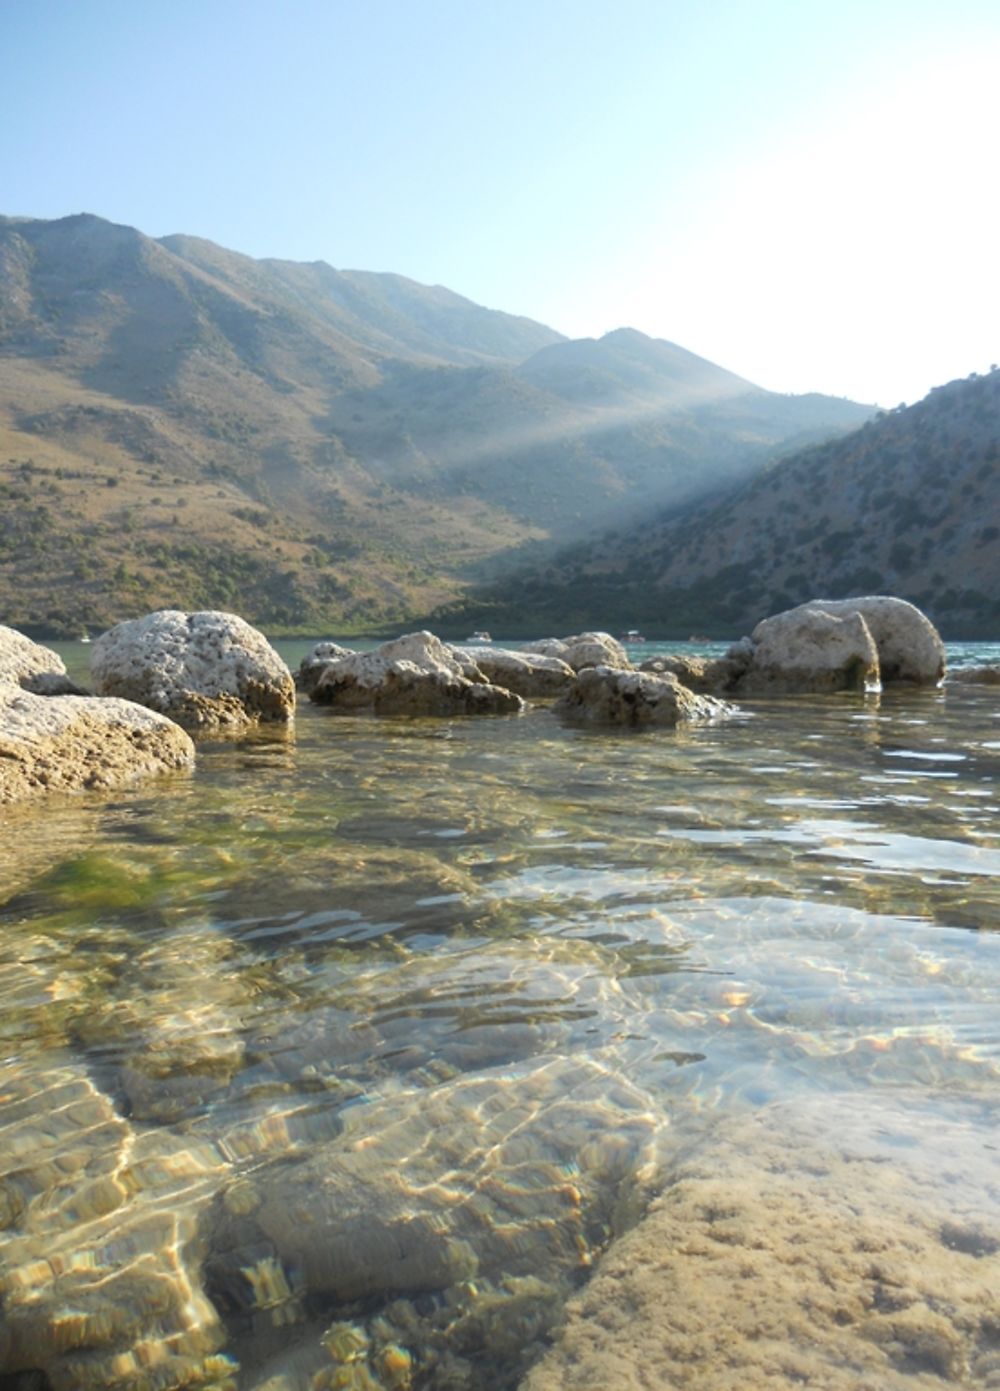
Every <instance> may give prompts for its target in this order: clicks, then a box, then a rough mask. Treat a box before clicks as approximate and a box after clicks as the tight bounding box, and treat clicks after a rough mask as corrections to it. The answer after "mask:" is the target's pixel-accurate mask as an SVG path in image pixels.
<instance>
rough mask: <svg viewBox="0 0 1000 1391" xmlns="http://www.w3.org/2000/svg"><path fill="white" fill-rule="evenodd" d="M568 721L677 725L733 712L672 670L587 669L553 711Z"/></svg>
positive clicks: (581, 673)
mask: <svg viewBox="0 0 1000 1391" xmlns="http://www.w3.org/2000/svg"><path fill="white" fill-rule="evenodd" d="M553 708H554V710H555V712H556V714H557V715H560V716H561V717H562V718H563V719H565V720H569V721H571V722H574V723H580V724H602V725H628V726H631V727H633V728H635V727H640V726H660V727H667V728H669V727H672V726H674V725H677V724H682V723H685V722H688V721H692V720H716V719H720V718H721V717H722V716H725V715H731V714H733V713H734V711H733V707H732V706H731V705H727V704H726V703H725V701H722V700H716V699H715V697H714V696H704V695H695V694H694V692H693V691H689V690H688V688H687V687H686V686H682V685H681V683H680V681H678V679H677V677H676V676H674V675H673V673H672V672H667V673H665V674H664V675H662V676H657V675H654V674H652V673H650V672H642V671H613V670H612V669H611V668H610V667H586V668H584V670H583V671H581V672H580V674H579V675H578V676H577V678H576V680H575V681H574V682H573V685H572V686H570V688H569V690H568V691H567V692H566V694H565V695H564V696H562V697H561V699H560V700H558V701H557V702H556V704H555V706H554V707H553Z"/></svg>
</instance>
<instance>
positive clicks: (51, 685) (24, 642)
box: [0, 624, 81, 695]
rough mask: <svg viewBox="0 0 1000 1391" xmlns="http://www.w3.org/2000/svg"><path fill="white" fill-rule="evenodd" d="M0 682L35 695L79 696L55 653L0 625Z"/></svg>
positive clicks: (61, 661) (62, 663)
mask: <svg viewBox="0 0 1000 1391" xmlns="http://www.w3.org/2000/svg"><path fill="white" fill-rule="evenodd" d="M0 681H11V682H13V683H14V684H15V685H17V686H20V687H21V688H22V689H23V690H26V691H34V693H35V694H36V695H73V694H77V695H79V694H81V692H80V690H79V688H78V687H77V686H74V684H73V682H72V681H70V679H69V677H68V676H67V675H66V664H65V663H64V661H63V659H62V658H61V657H60V656H59V654H58V653H57V652H53V651H51V649H50V648H48V647H42V646H40V645H39V644H38V643H37V642H32V641H31V638H26V637H25V636H24V634H23V633H19V632H18V631H17V629H16V628H5V627H4V626H3V625H2V624H0Z"/></svg>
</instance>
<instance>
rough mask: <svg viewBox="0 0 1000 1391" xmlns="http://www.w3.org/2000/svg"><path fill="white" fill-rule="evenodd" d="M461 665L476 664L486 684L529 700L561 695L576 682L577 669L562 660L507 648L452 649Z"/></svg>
mask: <svg viewBox="0 0 1000 1391" xmlns="http://www.w3.org/2000/svg"><path fill="white" fill-rule="evenodd" d="M451 650H452V652H453V653H454V654H455V657H456V659H457V660H458V661H459V662H472V663H473V664H474V665H475V666H476V667H478V669H479V671H481V672H482V674H483V676H485V678H486V680H487V681H489V682H491V683H492V684H493V685H495V686H503V688H504V689H505V690H508V691H515V692H516V693H517V694H518V695H520V696H526V697H528V699H531V698H533V697H534V698H536V699H544V698H545V697H546V696H554V695H558V694H559V692H560V691H564V690H565V689H566V687H567V686H568V685H569V684H570V682H571V681H572V680H573V676H574V671H573V668H572V667H571V666H570V665H569V664H568V663H567V662H564V661H563V660H562V658H560V657H548V656H544V655H543V654H542V653H540V652H527V651H521V652H513V651H511V650H509V649H508V648H505V647H488V648H482V649H480V648H476V649H475V650H473V649H471V648H468V647H452V649H451Z"/></svg>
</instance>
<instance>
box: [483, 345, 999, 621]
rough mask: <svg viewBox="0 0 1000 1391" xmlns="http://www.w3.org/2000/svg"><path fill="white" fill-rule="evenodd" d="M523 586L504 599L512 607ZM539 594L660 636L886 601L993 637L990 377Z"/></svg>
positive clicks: (590, 563) (594, 554)
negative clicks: (846, 599)
mask: <svg viewBox="0 0 1000 1391" xmlns="http://www.w3.org/2000/svg"><path fill="white" fill-rule="evenodd" d="M532 585H534V586H536V587H537V586H538V577H537V576H535V577H528V578H527V579H526V580H524V581H522V584H521V587H520V589H518V590H516V591H515V590H511V591H509V592H508V593H507V594H506V595H505V596H504V600H505V602H507V603H508V604H513V603H517V604H521V605H523V604H524V603H525V600H526V598H530V592H531V586H532ZM526 588H527V594H526ZM545 588H546V591H547V592H548V593H549V594H551V595H552V596H553V598H552V602H553V603H554V604H556V605H558V604H559V603H560V597H559V596H560V594H561V595H562V596H563V602H568V600H567V598H566V596H568V595H570V594H575V595H577V596H578V595H580V594H581V593H586V594H587V595H588V596H589V599H588V602H589V603H591V604H592V605H593V606H594V607H595V608H596V609H597V610H598V611H603V612H604V613H606V614H611V613H614V614H618V615H620V618H619V621H622V622H625V621H628V620H629V619H631V621H634V622H641V623H643V624H644V625H645V626H647V627H648V628H649V629H650V630H651V631H659V632H663V633H664V634H666V635H670V634H672V635H678V634H681V633H684V632H685V631H687V630H689V629H692V628H693V629H695V630H698V631H701V630H704V631H708V632H713V633H718V634H719V635H720V636H721V635H731V634H734V633H738V632H742V631H747V630H748V629H749V628H750V627H751V626H752V625H753V624H754V623H755V622H756V621H757V620H758V619H759V618H761V617H763V616H764V615H765V614H768V613H773V612H776V611H778V610H780V609H782V608H787V607H789V606H791V605H793V604H796V603H800V602H802V601H804V600H805V599H808V598H812V597H815V596H817V595H826V596H828V597H838V596H843V595H850V594H859V593H871V592H886V593H892V594H899V595H902V596H903V597H905V598H908V599H910V600H912V601H913V602H914V603H916V604H918V605H920V606H921V607H922V608H924V609H926V610H927V611H928V612H929V613H930V614H931V615H932V616H933V617H935V619H936V620H937V621H938V622H939V624H940V625H941V626H942V628H943V630H944V631H945V633H946V635H953V636H956V637H958V636H979V637H986V638H992V637H996V636H997V634H998V633H1000V372H997V371H995V370H994V371H992V372H991V373H990V374H989V375H988V376H984V377H973V378H970V379H968V380H965V381H957V382H952V383H950V384H949V385H947V386H942V387H939V388H937V389H935V390H934V391H932V392H931V393H930V394H929V395H928V396H927V397H926V398H925V399H924V400H923V401H921V402H918V403H917V404H916V405H914V406H911V407H909V408H908V409H900V410H896V411H892V412H889V413H886V414H883V415H881V416H880V417H878V418H877V419H875V420H872V421H871V422H870V423H868V424H866V425H865V426H864V427H863V428H862V429H860V430H858V431H856V432H855V433H853V434H851V435H848V436H846V437H844V438H842V439H839V440H836V441H833V442H830V443H827V444H824V445H820V446H818V447H814V448H811V449H808V450H805V451H803V452H801V453H797V454H795V455H794V456H792V457H790V458H787V459H785V460H783V461H782V462H779V463H777V464H776V465H774V466H772V467H770V468H768V469H767V470H765V471H764V472H762V473H761V474H760V475H758V476H757V477H756V478H754V479H752V480H751V481H750V482H749V483H746V484H745V485H744V486H742V487H741V488H738V489H736V490H735V491H733V492H731V493H730V494H728V495H726V496H725V497H724V498H722V499H721V500H717V501H716V502H715V503H713V504H709V505H704V506H701V507H699V508H696V509H693V510H692V511H690V512H688V513H687V514H686V515H685V516H684V517H683V518H682V519H680V520H678V519H677V518H676V517H666V518H662V519H661V520H660V521H659V522H654V523H653V524H651V525H648V526H646V527H644V528H642V529H641V530H638V531H634V532H630V533H628V534H615V535H609V536H606V537H605V538H604V540H603V541H601V542H598V543H595V544H593V545H590V546H587V547H586V548H577V549H576V551H575V552H570V553H567V554H565V555H564V556H563V557H562V560H561V563H560V564H559V565H558V566H557V567H556V568H555V570H554V571H553V572H552V573H551V574H550V575H549V576H547V578H546V580H545ZM609 621H611V620H610V619H609Z"/></svg>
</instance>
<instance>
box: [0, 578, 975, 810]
mask: <svg viewBox="0 0 1000 1391" xmlns="http://www.w3.org/2000/svg"><path fill="white" fill-rule="evenodd" d="M91 669H92V673H93V678H94V681H95V685H96V688H97V692H98V694H99V695H100V696H101V697H103V699H100V700H95V699H84V698H83V693H80V692H77V693H76V694H67V692H76V688H75V687H73V686H72V685H71V683H70V682H69V680H68V677H67V675H66V670H65V666H64V665H63V663H62V661H61V659H60V658H59V657H58V656H57V655H56V654H55V653H54V652H50V651H48V649H46V648H44V647H40V646H38V644H36V643H33V642H31V641H30V640H29V639H28V638H26V637H24V636H23V635H22V634H20V633H18V632H16V631H15V630H13V629H11V628H4V627H0V802H10V801H14V800H17V799H19V798H22V797H26V796H29V795H32V794H33V793H37V792H41V791H45V790H48V789H55V788H63V789H67V790H68V789H81V788H111V787H118V786H122V785H123V784H125V783H127V782H130V781H133V780H134V779H135V778H138V777H142V776H146V775H148V774H151V773H154V772H159V771H162V770H164V769H169V768H179V767H186V766H188V765H189V764H190V763H191V762H192V760H193V746H192V744H191V741H190V739H189V738H187V736H186V735H184V734H183V732H182V729H184V728H186V729H191V730H195V731H198V732H202V733H205V732H209V733H219V732H239V731H241V730H243V729H245V728H246V727H247V726H248V725H251V724H255V723H260V722H264V721H276V722H279V723H284V722H288V721H289V720H291V719H292V717H293V714H294V708H295V689H296V686H297V687H298V689H299V690H300V691H302V692H303V693H305V694H307V695H308V697H309V699H310V700H312V701H313V702H315V703H316V704H318V705H326V706H330V707H331V708H332V709H334V710H337V711H341V712H350V713H366V714H374V715H391V716H427V715H431V716H462V715H509V714H518V713H520V712H521V711H522V710H523V709H524V701H525V698H530V699H542V700H544V699H550V698H553V697H557V698H558V699H557V700H556V703H555V705H554V710H555V712H556V713H557V714H558V715H559V716H560V717H561V718H563V719H564V720H567V721H569V722H574V723H585V724H593V725H609V726H616V725H617V726H626V727H647V726H648V727H668V728H669V727H672V726H675V725H677V724H680V723H685V722H690V721H697V720H713V719H718V718H721V717H723V716H726V715H729V714H732V713H733V711H732V706H731V705H728V704H726V703H725V702H724V701H723V700H720V699H718V697H720V696H736V697H742V696H748V697H753V696H769V695H779V694H781V695H783V694H789V693H815V692H829V691H841V690H864V689H871V688H877V687H878V686H879V685H880V684H885V683H887V682H894V681H898V682H910V683H917V684H937V683H938V682H940V681H941V679H942V677H943V675H944V670H945V656H944V646H943V644H942V642H941V639H940V637H939V635H938V633H937V632H936V630H935V629H934V626H933V624H931V623H930V621H929V620H928V619H927V618H926V617H925V616H924V615H923V614H922V613H921V612H920V611H919V610H918V609H916V608H914V607H913V605H912V604H908V603H906V602H905V601H904V600H902V599H895V598H891V597H889V596H886V595H874V596H868V597H864V598H857V599H840V600H826V599H823V600H819V599H817V600H814V601H812V602H810V603H808V604H803V605H801V606H800V607H799V608H796V609H790V610H788V611H787V612H785V613H780V614H776V615H774V616H773V617H771V618H766V619H763V620H762V621H761V622H760V623H758V624H757V627H756V628H755V629H754V630H753V633H752V634H751V635H750V636H749V637H746V638H742V639H741V640H740V641H739V642H738V643H735V644H734V645H733V646H732V647H731V648H730V649H729V651H728V652H727V653H726V655H725V656H724V657H720V658H714V659H708V658H696V657H687V656H680V655H674V656H668V657H661V658H657V659H655V660H654V661H652V662H647V663H644V665H643V667H642V668H641V669H640V670H639V671H636V670H635V669H634V668H633V667H632V664H631V662H630V661H629V659H628V657H627V655H626V653H625V650H624V648H623V647H622V646H621V644H620V643H619V642H617V641H616V640H615V639H614V638H613V637H611V636H610V634H608V633H602V632H588V633H579V634H576V635H574V636H571V637H567V638H548V639H545V640H543V641H541V642H535V643H529V644H528V645H526V646H525V647H523V648H521V649H520V650H518V651H516V652H515V651H509V650H505V649H503V648H495V647H482V648H479V647H477V648H475V649H472V648H467V647H462V646H448V645H446V644H445V643H443V642H441V641H440V639H438V638H436V637H435V636H434V635H433V634H432V633H429V632H418V633H409V634H407V635H406V636H404V637H400V638H396V639H395V640H393V641H391V642H386V643H383V644H382V645H381V646H380V647H378V648H376V649H375V650H374V651H371V652H352V651H350V650H349V649H347V648H344V647H340V646H339V645H338V644H336V643H333V642H321V643H318V644H317V645H316V646H315V647H314V648H313V649H312V651H311V652H310V653H309V654H308V656H307V657H306V658H305V659H304V660H303V662H302V664H301V666H300V668H299V671H298V673H297V676H296V678H295V680H294V681H293V679H292V676H291V673H290V672H289V670H288V668H287V667H286V666H285V664H284V662H283V661H282V660H281V658H280V657H279V656H278V655H277V653H276V652H275V651H274V649H273V648H272V647H271V646H270V644H269V643H268V642H267V640H266V639H265V638H264V637H263V635H262V634H261V633H259V632H258V631H257V630H256V629H255V628H252V627H251V626H250V625H249V624H248V623H246V622H244V620H243V619H241V618H239V617H237V615H235V614H231V613H220V612H216V611H205V612H201V613H183V612H181V611H179V610H176V609H164V610H161V611H159V612H157V613H153V614H149V615H147V616H146V617H145V618H139V619H134V620H131V621H129V622H126V623H120V624H118V625H117V627H115V628H112V629H111V630H110V631H109V632H107V633H105V634H104V635H103V636H102V637H100V638H99V639H98V640H97V642H96V643H95V644H94V649H93V653H92V658H91ZM958 679H959V680H962V679H966V680H972V679H974V678H973V677H972V676H967V677H964V678H963V677H959V678H958ZM979 679H981V680H983V681H989V680H991V679H993V678H992V674H991V672H990V671H988V670H987V671H984V673H983V675H982V677H981V678H979ZM178 726H181V727H182V728H180V729H179V728H178Z"/></svg>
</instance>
